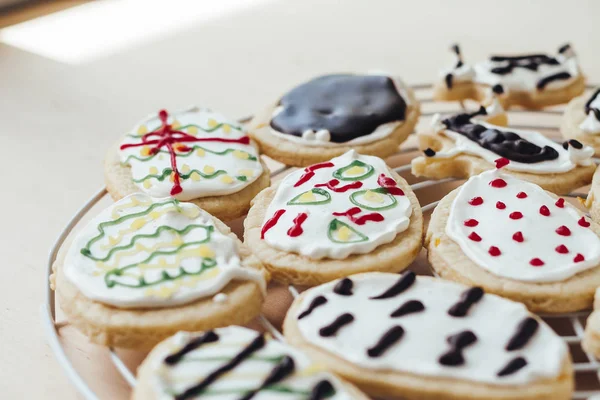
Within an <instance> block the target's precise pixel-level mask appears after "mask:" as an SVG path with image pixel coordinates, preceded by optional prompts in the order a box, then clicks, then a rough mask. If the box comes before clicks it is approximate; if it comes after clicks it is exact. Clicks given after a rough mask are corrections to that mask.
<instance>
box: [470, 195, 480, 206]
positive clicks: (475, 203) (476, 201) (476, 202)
mask: <svg viewBox="0 0 600 400" xmlns="http://www.w3.org/2000/svg"><path fill="white" fill-rule="evenodd" d="M469 204H470V205H472V206H479V205H481V204H483V199H482V198H481V197H479V196H477V197H473V198H472V199H471V200H469Z"/></svg>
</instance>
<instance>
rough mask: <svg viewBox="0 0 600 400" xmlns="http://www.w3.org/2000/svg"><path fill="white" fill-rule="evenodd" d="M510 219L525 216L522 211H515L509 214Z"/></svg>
mask: <svg viewBox="0 0 600 400" xmlns="http://www.w3.org/2000/svg"><path fill="white" fill-rule="evenodd" d="M508 216H509V217H510V219H521V218H523V213H521V212H520V211H513V212H511V213H510V214H509V215H508Z"/></svg>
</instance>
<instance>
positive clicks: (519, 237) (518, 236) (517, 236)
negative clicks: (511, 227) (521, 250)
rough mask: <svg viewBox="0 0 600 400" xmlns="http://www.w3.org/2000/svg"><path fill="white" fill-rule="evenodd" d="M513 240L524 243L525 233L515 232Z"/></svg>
mask: <svg viewBox="0 0 600 400" xmlns="http://www.w3.org/2000/svg"><path fill="white" fill-rule="evenodd" d="M513 240H514V241H515V242H519V243H523V240H525V239H523V233H521V232H515V234H514V235H513Z"/></svg>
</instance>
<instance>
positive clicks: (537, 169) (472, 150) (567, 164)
mask: <svg viewBox="0 0 600 400" xmlns="http://www.w3.org/2000/svg"><path fill="white" fill-rule="evenodd" d="M483 117H485V116H483ZM471 121H472V122H473V123H477V124H480V125H483V126H485V127H486V128H489V129H497V130H499V131H502V132H506V131H510V132H514V133H516V134H517V135H519V136H521V137H522V138H523V139H526V140H527V141H529V142H531V143H533V144H535V145H537V146H539V147H542V148H543V147H545V146H550V147H552V148H553V149H555V150H556V151H557V152H558V157H557V158H556V159H554V160H547V161H540V162H535V163H522V162H517V161H511V162H510V164H508V165H507V166H506V167H505V168H506V169H507V170H511V171H520V172H533V173H537V174H553V173H558V172H568V171H571V170H572V169H574V168H576V167H577V166H588V165H591V163H592V160H591V158H592V156H593V155H594V149H593V148H591V147H590V146H583V148H582V149H571V148H572V146H569V149H568V150H565V149H564V148H563V147H562V146H561V145H560V144H558V143H556V142H554V141H552V140H550V139H548V138H547V137H546V136H544V135H542V134H541V133H540V132H537V131H529V130H524V129H513V128H507V127H504V126H497V125H492V124H489V123H487V122H483V121H481V119H480V118H472V119H471ZM434 122H435V125H434V127H433V128H434V130H436V131H437V132H439V133H441V134H442V135H444V136H446V137H448V138H449V139H451V140H452V141H453V142H454V146H452V148H450V149H448V150H445V151H438V152H437V153H436V154H435V157H437V158H452V157H455V156H457V155H459V154H471V155H474V156H478V157H481V158H483V159H484V160H485V161H487V162H489V163H492V164H493V163H494V161H495V160H497V159H498V158H499V157H500V156H499V155H498V154H496V153H494V152H493V151H491V150H488V149H485V148H483V147H481V146H480V145H479V144H478V143H477V142H474V141H472V140H471V139H469V138H468V137H466V136H465V135H462V134H460V133H458V132H454V131H451V130H449V129H446V127H445V126H444V125H443V124H442V123H441V122H439V120H435V121H434Z"/></svg>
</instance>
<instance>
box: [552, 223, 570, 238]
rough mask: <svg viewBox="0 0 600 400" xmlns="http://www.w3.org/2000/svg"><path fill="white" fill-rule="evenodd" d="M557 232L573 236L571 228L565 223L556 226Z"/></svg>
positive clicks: (561, 234)
mask: <svg viewBox="0 0 600 400" xmlns="http://www.w3.org/2000/svg"><path fill="white" fill-rule="evenodd" d="M556 233H558V234H559V235H560V236H571V230H570V229H569V228H567V227H566V226H564V225H561V226H559V227H558V228H556Z"/></svg>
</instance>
